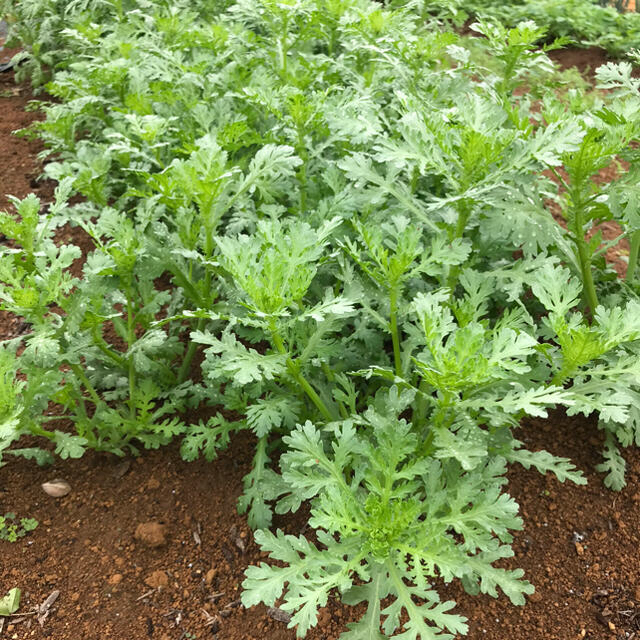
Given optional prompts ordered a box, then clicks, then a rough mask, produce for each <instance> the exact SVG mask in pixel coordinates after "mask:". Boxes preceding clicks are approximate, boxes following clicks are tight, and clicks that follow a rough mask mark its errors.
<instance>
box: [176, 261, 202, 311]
mask: <svg viewBox="0 0 640 640" xmlns="http://www.w3.org/2000/svg"><path fill="white" fill-rule="evenodd" d="M167 268H168V270H169V271H170V272H171V274H172V275H173V277H174V278H175V279H176V280H177V281H178V284H179V285H180V286H181V287H182V289H183V290H184V292H185V293H186V294H187V295H188V297H189V298H191V300H192V301H193V302H195V303H196V304H197V305H198V306H199V307H202V308H205V307H206V301H205V300H204V299H203V297H202V296H201V295H200V293H199V292H198V290H197V289H196V288H195V287H194V286H193V284H191V280H190V279H189V278H188V277H187V276H186V275H185V274H184V273H183V272H182V269H180V267H179V266H178V265H177V264H176V263H175V262H174V261H173V260H168V262H167Z"/></svg>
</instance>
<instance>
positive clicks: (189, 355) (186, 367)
mask: <svg viewBox="0 0 640 640" xmlns="http://www.w3.org/2000/svg"><path fill="white" fill-rule="evenodd" d="M205 322H206V319H205V318H200V319H199V320H198V324H196V331H202V330H203V329H204V325H205ZM197 349H198V343H197V342H193V340H190V341H189V346H188V347H187V352H186V353H185V356H184V360H183V361H182V365H180V370H179V371H178V384H182V383H183V382H184V381H185V380H186V379H187V376H188V375H189V372H190V370H191V363H192V361H193V357H194V356H195V355H196V351H197Z"/></svg>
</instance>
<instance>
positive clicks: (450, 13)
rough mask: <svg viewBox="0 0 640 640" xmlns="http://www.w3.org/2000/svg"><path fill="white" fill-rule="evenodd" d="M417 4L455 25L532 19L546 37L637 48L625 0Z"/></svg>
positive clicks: (433, 0) (637, 29)
mask: <svg viewBox="0 0 640 640" xmlns="http://www.w3.org/2000/svg"><path fill="white" fill-rule="evenodd" d="M401 1H402V0H401ZM392 3H393V0H392ZM420 4H422V5H423V6H424V7H425V9H426V10H427V11H431V12H433V11H435V12H437V13H440V14H441V15H445V16H447V17H449V18H450V19H452V20H454V21H455V22H456V23H457V24H458V25H461V24H463V23H464V22H465V21H466V20H468V19H469V18H470V17H474V18H478V17H482V18H484V19H488V20H499V21H501V22H502V23H503V24H505V25H507V26H511V27H514V26H516V25H517V24H518V23H519V22H521V21H523V20H533V21H534V22H535V23H536V24H538V25H540V26H544V27H545V28H546V30H547V33H548V35H549V36H552V37H566V38H567V39H568V40H569V41H570V42H571V43H572V44H574V45H576V46H578V47H601V48H602V49H606V50H607V51H608V52H609V53H610V54H611V55H613V56H616V57H624V56H626V54H627V53H628V52H629V50H631V49H634V48H636V49H637V48H638V47H640V15H639V13H640V11H639V10H640V4H636V11H638V12H632V11H630V10H629V9H628V5H629V2H628V1H627V0H612V1H611V2H609V0H563V1H562V2H558V1H557V0H506V1H501V2H496V0H451V1H450V2H442V1H441V0H420Z"/></svg>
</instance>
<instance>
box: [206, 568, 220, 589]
mask: <svg viewBox="0 0 640 640" xmlns="http://www.w3.org/2000/svg"><path fill="white" fill-rule="evenodd" d="M217 573H218V572H217V571H216V570H215V569H209V571H207V573H206V575H205V576H204V582H205V584H206V585H207V587H210V586H211V583H212V582H213V579H214V578H215V577H216V574H217Z"/></svg>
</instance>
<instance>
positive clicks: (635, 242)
mask: <svg viewBox="0 0 640 640" xmlns="http://www.w3.org/2000/svg"><path fill="white" fill-rule="evenodd" d="M639 255H640V231H636V232H634V234H633V235H632V236H631V249H630V251H629V264H628V266H627V277H626V280H627V282H633V279H634V277H635V275H636V268H637V266H638V257H639Z"/></svg>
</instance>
